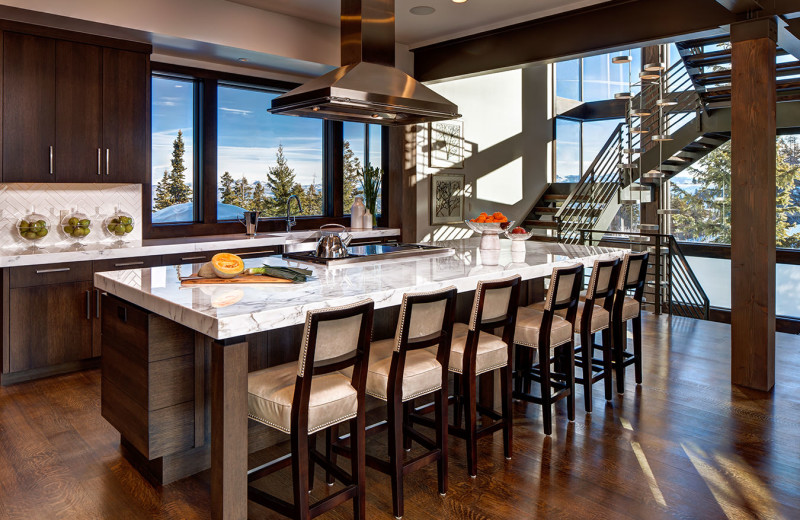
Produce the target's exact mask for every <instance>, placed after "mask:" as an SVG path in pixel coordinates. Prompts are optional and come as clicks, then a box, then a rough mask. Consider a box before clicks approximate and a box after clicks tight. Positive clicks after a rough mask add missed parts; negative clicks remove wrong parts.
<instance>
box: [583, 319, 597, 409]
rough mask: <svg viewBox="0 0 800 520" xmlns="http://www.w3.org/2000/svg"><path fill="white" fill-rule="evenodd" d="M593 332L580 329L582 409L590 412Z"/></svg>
mask: <svg viewBox="0 0 800 520" xmlns="http://www.w3.org/2000/svg"><path fill="white" fill-rule="evenodd" d="M593 342H594V334H589V333H588V332H583V331H581V350H580V353H581V366H582V367H583V409H584V410H585V411H586V413H592V358H593V357H594V355H593V350H594V348H593V346H592V343H593Z"/></svg>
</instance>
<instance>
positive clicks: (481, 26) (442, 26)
mask: <svg viewBox="0 0 800 520" xmlns="http://www.w3.org/2000/svg"><path fill="white" fill-rule="evenodd" d="M225 1H227V2H233V3H237V4H243V5H248V6H250V7H255V8H257V9H263V10H266V11H273V12H276V13H282V14H286V15H290V16H295V17H297V18H303V19H306V20H310V21H313V22H318V23H322V24H325V25H331V26H338V25H339V5H340V3H339V1H337V0H291V1H287V0H225ZM606 1H608V0H468V1H467V2H466V3H461V4H457V3H454V2H452V1H451V0H395V13H396V26H395V32H396V35H395V36H396V40H397V41H398V42H400V43H404V44H406V45H409V46H410V47H412V48H413V47H418V46H421V45H427V44H431V43H436V42H439V41H444V40H449V39H451V38H457V37H461V36H467V35H470V34H475V33H478V32H482V31H487V30H491V29H497V28H499V27H503V26H506V25H511V24H514V23H520V22H525V21H528V20H533V19H535V18H542V17H544V16H550V15H554V14H558V13H562V12H565V11H572V10H574V9H579V8H581V7H586V6H590V5H594V4H601V3H604V2H606ZM416 6H430V7H433V8H435V9H436V11H435V12H434V13H433V14H430V15H426V16H418V15H413V14H411V13H410V12H409V11H410V9H411V8H412V7H416Z"/></svg>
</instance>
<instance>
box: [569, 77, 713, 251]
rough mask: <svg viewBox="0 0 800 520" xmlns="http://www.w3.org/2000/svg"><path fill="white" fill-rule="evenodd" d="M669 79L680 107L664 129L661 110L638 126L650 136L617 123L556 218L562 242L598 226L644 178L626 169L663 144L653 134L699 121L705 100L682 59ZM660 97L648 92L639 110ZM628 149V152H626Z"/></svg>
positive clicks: (669, 109) (670, 111)
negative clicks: (639, 156) (627, 190)
mask: <svg viewBox="0 0 800 520" xmlns="http://www.w3.org/2000/svg"><path fill="white" fill-rule="evenodd" d="M664 80H665V84H666V85H667V87H668V88H667V93H665V94H664V96H669V97H673V98H675V101H676V102H677V103H676V104H675V105H670V106H666V107H664V112H665V118H664V119H665V123H664V125H663V126H664V127H663V128H658V124H659V115H658V113H657V112H655V113H653V114H650V115H649V116H645V117H642V118H640V120H639V121H638V125H637V126H642V127H645V128H648V129H651V132H649V133H647V134H637V133H631V132H630V131H629V128H628V126H627V125H626V124H625V123H620V124H619V125H617V127H616V128H615V129H614V130H613V132H612V133H611V135H610V136H609V138H608V140H607V141H606V142H605V144H604V145H603V147H602V148H601V149H600V152H599V153H598V154H597V156H596V157H595V158H594V160H593V161H592V164H591V165H590V166H589V168H588V169H587V170H586V172H585V173H584V174H583V175H582V176H581V178H580V180H579V181H578V183H577V185H576V186H575V188H574V189H573V190H572V192H571V193H570V194H569V196H568V197H567V199H566V200H565V201H564V203H563V204H562V205H561V207H560V208H559V209H558V211H557V212H556V214H555V215H554V217H553V220H554V221H555V222H556V226H557V228H556V229H557V231H556V233H557V239H558V241H559V242H565V243H573V244H574V243H577V242H578V239H579V231H578V230H579V229H581V228H591V227H593V226H594V224H595V223H596V222H597V220H598V218H599V217H600V214H601V213H602V211H603V210H604V209H605V208H606V206H607V205H608V203H609V202H610V201H611V199H612V198H613V197H614V196H615V195H617V194H618V193H619V190H620V189H622V188H625V187H626V186H628V185H629V184H631V183H633V182H635V181H636V180H638V173H639V172H638V171H634V170H632V169H630V168H625V167H624V165H625V164H630V163H632V162H633V160H634V157H635V155H636V153H638V154H642V153H644V152H647V151H648V150H650V149H651V148H654V147H655V146H657V145H658V143H657V142H655V141H653V140H652V138H651V135H652V134H654V133H658V131H660V132H662V133H672V132H675V131H677V130H678V129H679V128H681V127H682V126H684V125H685V124H687V123H688V122H690V121H692V120H694V119H695V118H696V117H697V115H698V113H697V107H698V106H699V103H700V97H699V96H698V94H697V92H696V91H695V90H694V88H693V86H692V82H691V78H690V77H689V75H688V74H687V73H686V68H685V66H684V65H683V62H682V61H677V62H675V63H674V64H673V65H672V66H671V67H670V68H669V69H667V71H666V72H665V76H664ZM659 95H660V93H659V92H658V89H654V88H645V89H644V90H643V92H640V93H639V94H637V95H636V96H635V97H634V98H633V100H632V101H633V106H634V107H637V106H639V105H640V99H642V96H644V99H642V101H641V105H642V106H655V101H656V99H657V97H658V96H659ZM642 136H644V138H643V137H642ZM626 151H627V152H628V153H625V152H626ZM664 159H667V158H666V157H665V158H664ZM626 173H627V174H626Z"/></svg>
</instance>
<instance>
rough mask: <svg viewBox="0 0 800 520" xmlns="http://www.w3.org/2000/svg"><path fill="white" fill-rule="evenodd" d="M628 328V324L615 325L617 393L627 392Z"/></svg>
mask: <svg viewBox="0 0 800 520" xmlns="http://www.w3.org/2000/svg"><path fill="white" fill-rule="evenodd" d="M627 331H628V326H627V323H626V322H624V321H623V322H619V323H615V324H614V367H615V368H616V372H617V393H619V394H622V393H624V392H625V365H624V362H625V360H624V356H623V355H622V353H623V352H625V346H626V345H627V343H628V338H627Z"/></svg>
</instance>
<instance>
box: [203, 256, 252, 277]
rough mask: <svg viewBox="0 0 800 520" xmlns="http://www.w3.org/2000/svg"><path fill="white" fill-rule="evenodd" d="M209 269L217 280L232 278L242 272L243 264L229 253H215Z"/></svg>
mask: <svg viewBox="0 0 800 520" xmlns="http://www.w3.org/2000/svg"><path fill="white" fill-rule="evenodd" d="M210 263H211V268H212V269H213V270H214V274H216V275H217V276H218V277H219V278H234V277H236V276H238V275H240V274H242V271H244V262H243V261H242V259H241V258H239V257H238V256H236V255H233V254H231V253H217V254H216V255H214V256H213V257H211V262H210Z"/></svg>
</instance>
